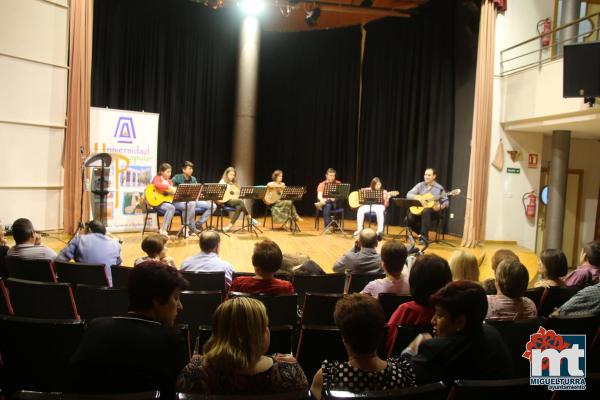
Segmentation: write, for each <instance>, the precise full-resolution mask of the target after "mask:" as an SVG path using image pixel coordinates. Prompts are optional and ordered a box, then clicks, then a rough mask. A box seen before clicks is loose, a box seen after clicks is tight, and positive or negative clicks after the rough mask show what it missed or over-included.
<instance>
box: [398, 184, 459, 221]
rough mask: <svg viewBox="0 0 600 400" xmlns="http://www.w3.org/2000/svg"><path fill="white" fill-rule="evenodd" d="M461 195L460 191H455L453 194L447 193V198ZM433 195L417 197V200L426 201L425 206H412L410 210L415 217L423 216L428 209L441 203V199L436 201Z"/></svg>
mask: <svg viewBox="0 0 600 400" xmlns="http://www.w3.org/2000/svg"><path fill="white" fill-rule="evenodd" d="M459 194H460V189H454V190H453V191H451V192H448V193H446V196H448V197H450V196H458V195H459ZM433 197H434V196H433V194H431V193H425V194H418V195H416V196H415V200H424V201H425V206H412V207H410V208H409V210H410V212H411V214H413V215H421V214H422V213H423V210H424V209H426V208H433V207H434V206H435V205H436V204H438V203H439V199H438V200H436V199H434V198H433Z"/></svg>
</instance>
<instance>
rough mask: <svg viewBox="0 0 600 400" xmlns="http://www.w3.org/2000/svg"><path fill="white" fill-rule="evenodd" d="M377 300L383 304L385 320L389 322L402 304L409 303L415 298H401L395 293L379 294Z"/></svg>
mask: <svg viewBox="0 0 600 400" xmlns="http://www.w3.org/2000/svg"><path fill="white" fill-rule="evenodd" d="M377 300H378V301H379V304H381V308H383V313H384V314H385V320H386V321H389V320H390V317H391V316H392V314H393V313H394V312H395V311H396V309H397V308H398V307H399V306H400V305H401V304H404V303H408V302H409V301H412V300H413V298H412V296H399V295H397V294H394V293H379V296H378V297H377Z"/></svg>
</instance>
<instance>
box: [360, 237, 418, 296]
mask: <svg viewBox="0 0 600 400" xmlns="http://www.w3.org/2000/svg"><path fill="white" fill-rule="evenodd" d="M407 255H408V254H407V251H406V247H405V246H404V245H403V244H402V243H401V242H398V241H395V240H391V241H387V242H385V244H384V245H383V246H382V247H381V267H382V268H383V270H384V271H385V278H382V279H376V280H374V281H371V282H369V283H368V284H367V286H365V288H364V289H363V290H362V293H366V294H369V295H371V296H373V297H375V298H378V297H379V294H380V293H393V294H395V295H398V296H410V287H409V284H408V274H407V275H402V269H403V268H404V263H405V262H406V257H407Z"/></svg>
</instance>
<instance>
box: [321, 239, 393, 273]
mask: <svg viewBox="0 0 600 400" xmlns="http://www.w3.org/2000/svg"><path fill="white" fill-rule="evenodd" d="M377 244H378V241H377V234H376V233H375V231H374V230H373V229H368V228H367V229H363V230H361V231H360V234H359V236H358V240H357V241H356V243H355V245H354V247H353V248H352V250H350V251H348V252H347V253H346V254H344V255H343V256H342V257H341V258H340V259H339V260H337V261H336V263H335V264H334V266H333V272H347V273H376V272H382V270H381V257H380V256H379V254H378V253H377V250H376V248H377Z"/></svg>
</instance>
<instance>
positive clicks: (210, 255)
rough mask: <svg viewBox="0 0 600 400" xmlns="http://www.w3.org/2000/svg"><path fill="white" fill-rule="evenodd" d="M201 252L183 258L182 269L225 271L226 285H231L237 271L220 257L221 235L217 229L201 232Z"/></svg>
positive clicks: (190, 270) (189, 270) (191, 270)
mask: <svg viewBox="0 0 600 400" xmlns="http://www.w3.org/2000/svg"><path fill="white" fill-rule="evenodd" d="M199 243H200V253H198V254H196V255H195V256H191V257H188V258H186V259H185V260H183V262H182V263H181V268H180V270H181V271H188V272H221V271H222V272H225V286H227V287H228V288H229V286H231V279H232V276H233V273H234V272H235V271H234V269H233V267H232V266H231V264H229V263H228V262H226V261H223V260H222V259H221V258H219V245H220V243H221V237H220V236H219V234H218V233H217V232H215V231H204V232H202V233H201V234H200V242H199Z"/></svg>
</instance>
